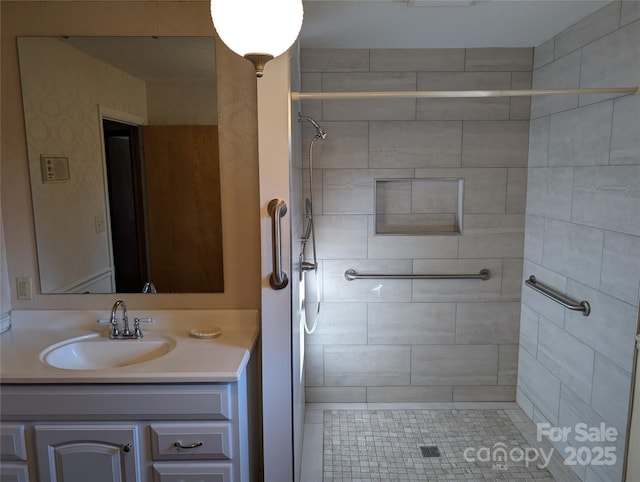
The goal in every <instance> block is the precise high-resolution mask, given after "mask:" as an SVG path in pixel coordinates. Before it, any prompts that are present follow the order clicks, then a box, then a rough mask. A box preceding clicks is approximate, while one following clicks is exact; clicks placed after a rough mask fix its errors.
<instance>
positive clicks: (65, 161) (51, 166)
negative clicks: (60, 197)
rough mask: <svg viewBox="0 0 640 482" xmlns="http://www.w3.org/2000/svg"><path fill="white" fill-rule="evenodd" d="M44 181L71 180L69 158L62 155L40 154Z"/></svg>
mask: <svg viewBox="0 0 640 482" xmlns="http://www.w3.org/2000/svg"><path fill="white" fill-rule="evenodd" d="M40 170H41V172H42V182H44V183H49V182H61V181H68V180H69V158H68V157H60V156H45V155H42V156H40Z"/></svg>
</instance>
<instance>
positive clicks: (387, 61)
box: [370, 49, 465, 72]
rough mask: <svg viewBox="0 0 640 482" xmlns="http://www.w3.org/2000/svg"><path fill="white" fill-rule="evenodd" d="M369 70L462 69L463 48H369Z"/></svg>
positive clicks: (423, 70)
mask: <svg viewBox="0 0 640 482" xmlns="http://www.w3.org/2000/svg"><path fill="white" fill-rule="evenodd" d="M370 52H371V71H372V72H373V71H380V72H393V71H395V72H425V71H460V70H464V58H465V51H464V49H371V51H370Z"/></svg>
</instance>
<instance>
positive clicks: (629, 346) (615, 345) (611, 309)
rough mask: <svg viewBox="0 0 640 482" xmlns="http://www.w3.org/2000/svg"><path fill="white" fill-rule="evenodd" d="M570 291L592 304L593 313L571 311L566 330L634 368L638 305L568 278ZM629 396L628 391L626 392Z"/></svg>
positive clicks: (619, 361) (608, 355)
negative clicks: (584, 314)
mask: <svg viewBox="0 0 640 482" xmlns="http://www.w3.org/2000/svg"><path fill="white" fill-rule="evenodd" d="M567 294H568V295H569V296H572V297H573V298H575V299H578V300H586V301H588V302H589V304H590V305H591V314H590V315H589V316H582V313H580V312H575V311H568V310H567V313H566V317H565V330H567V331H568V332H569V333H571V334H572V335H573V336H575V337H576V338H578V339H579V340H581V341H583V342H584V343H586V344H587V345H589V346H590V347H592V348H594V349H595V350H596V351H598V352H599V353H601V354H602V355H604V356H605V357H607V358H609V359H610V360H612V361H614V362H615V363H617V364H618V365H619V366H621V367H627V369H628V370H631V366H632V362H633V350H634V342H635V340H634V334H635V332H636V326H637V322H638V309H637V306H633V305H629V304H627V303H624V302H622V301H620V300H617V299H615V298H613V297H611V296H609V295H606V294H604V293H602V292H600V291H596V290H594V289H592V288H589V287H587V286H585V285H582V284H580V283H577V282H575V281H572V280H569V282H568V283H567ZM625 396H627V395H625Z"/></svg>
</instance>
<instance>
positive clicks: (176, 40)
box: [61, 0, 610, 81]
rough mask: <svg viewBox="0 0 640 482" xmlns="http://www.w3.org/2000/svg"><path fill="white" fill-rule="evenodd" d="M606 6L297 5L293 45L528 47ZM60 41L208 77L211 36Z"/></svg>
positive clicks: (137, 64) (526, 0)
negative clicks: (300, 15) (299, 20)
mask: <svg viewBox="0 0 640 482" xmlns="http://www.w3.org/2000/svg"><path fill="white" fill-rule="evenodd" d="M609 1H610V0H346V1H344V0H343V1H333V0H305V1H304V22H303V26H302V32H301V34H300V43H301V46H302V47H303V48H473V47H535V46H538V45H540V44H541V43H542V42H544V41H545V40H548V39H550V38H552V37H553V36H554V35H556V34H557V33H558V32H561V31H562V30H564V29H565V28H567V27H568V26H570V25H572V24H574V23H575V22H577V21H578V20H580V19H582V18H584V17H586V16H587V15H589V14H590V13H591V12H593V11H595V10H597V9H599V8H601V7H602V6H603V5H605V4H607V3H608V2H609ZM61 40H62V39H61ZM63 40H64V41H66V42H67V43H69V44H71V45H74V46H75V47H77V48H79V49H81V50H83V51H85V52H86V53H88V54H90V55H92V56H94V57H97V58H100V59H102V60H104V61H106V62H108V63H111V64H112V65H115V66H117V67H118V68H120V69H122V70H124V71H126V72H129V73H131V74H132V75H135V76H136V77H139V78H141V79H144V80H146V81H160V80H164V81H168V80H172V81H179V80H180V81H185V80H203V79H212V78H215V70H214V69H215V60H214V55H215V53H214V50H215V49H214V45H213V41H212V40H213V39H211V38H207V37H182V38H180V37H173V38H163V37H160V38H151V37H147V38H144V37H119V38H118V37H111V38H109V37H102V38H100V37H71V38H65V39H63Z"/></svg>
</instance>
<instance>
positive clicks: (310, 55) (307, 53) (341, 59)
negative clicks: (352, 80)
mask: <svg viewBox="0 0 640 482" xmlns="http://www.w3.org/2000/svg"><path fill="white" fill-rule="evenodd" d="M300 70H301V71H302V72H362V71H368V70H369V50H368V49H340V50H336V49H302V55H301V56H300Z"/></svg>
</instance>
